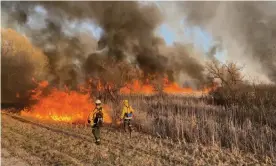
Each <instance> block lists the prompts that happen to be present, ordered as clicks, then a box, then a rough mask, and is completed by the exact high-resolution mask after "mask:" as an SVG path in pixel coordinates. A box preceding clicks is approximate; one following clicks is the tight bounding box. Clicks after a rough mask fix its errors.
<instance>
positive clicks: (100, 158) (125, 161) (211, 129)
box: [2, 86, 276, 165]
mask: <svg viewBox="0 0 276 166" xmlns="http://www.w3.org/2000/svg"><path fill="white" fill-rule="evenodd" d="M247 88H248V87H247ZM248 89H249V90H250V91H251V92H252V87H249V88H248ZM248 89H246V88H244V89H243V91H241V90H240V91H239V93H236V94H235V95H232V96H231V100H230V99H229V101H231V102H228V103H227V106H226V107H223V106H215V105H208V104H207V102H206V100H205V99H199V98H197V97H183V96H167V95H160V96H139V95H138V96H137V95H136V96H121V97H122V98H127V99H129V100H130V103H131V105H132V106H133V107H134V108H135V109H136V113H135V121H134V124H135V127H136V132H135V134H134V137H133V138H132V139H129V138H127V137H128V134H126V133H123V132H122V131H121V130H120V129H118V128H116V127H112V126H106V127H105V128H104V129H103V132H102V135H103V144H102V145H100V146H96V145H95V144H94V139H93V137H92V134H91V129H90V128H89V127H87V126H84V125H73V124H71V125H70V124H60V123H53V122H39V121H37V120H35V119H26V118H22V117H19V116H16V115H14V114H12V117H11V114H8V115H6V114H2V148H4V149H5V150H7V151H8V153H9V154H11V155H10V156H12V157H15V158H17V159H21V160H22V162H25V163H28V164H30V165H45V164H46V165H206V164H207V165H243V164H249V165H251V164H252V165H257V164H260V165H273V164H275V163H276V155H275V154H276V121H275V117H276V106H275V103H276V102H275V101H276V93H274V92H275V91H274V90H275V87H264V86H262V87H261V86H260V87H254V91H253V92H254V93H253V95H252V93H249V91H248ZM122 98H121V99H122ZM107 102H108V101H107ZM229 103H230V104H229ZM108 104H109V105H110V106H111V107H112V108H113V118H114V120H115V119H116V118H117V117H118V115H119V111H120V109H121V108H120V105H118V103H117V104H112V103H108ZM114 122H115V121H114ZM137 131H139V132H137ZM2 155H3V153H2ZM5 161H7V160H5ZM3 164H4V165H5V163H3Z"/></svg>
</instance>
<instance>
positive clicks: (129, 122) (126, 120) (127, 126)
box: [124, 119, 132, 132]
mask: <svg viewBox="0 0 276 166" xmlns="http://www.w3.org/2000/svg"><path fill="white" fill-rule="evenodd" d="M127 128H128V130H129V132H131V131H132V125H131V119H124V130H125V132H126V131H127Z"/></svg>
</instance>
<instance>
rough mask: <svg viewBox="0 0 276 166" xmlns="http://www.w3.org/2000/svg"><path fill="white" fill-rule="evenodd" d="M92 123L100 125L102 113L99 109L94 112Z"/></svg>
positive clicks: (101, 123)
mask: <svg viewBox="0 0 276 166" xmlns="http://www.w3.org/2000/svg"><path fill="white" fill-rule="evenodd" d="M94 123H95V124H96V125H97V126H102V125H103V113H102V112H101V111H98V112H97V113H96V116H95V119H94Z"/></svg>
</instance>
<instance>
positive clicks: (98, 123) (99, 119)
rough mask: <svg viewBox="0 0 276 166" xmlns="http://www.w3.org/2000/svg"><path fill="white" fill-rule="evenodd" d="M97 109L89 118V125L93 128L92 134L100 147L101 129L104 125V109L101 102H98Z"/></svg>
mask: <svg viewBox="0 0 276 166" xmlns="http://www.w3.org/2000/svg"><path fill="white" fill-rule="evenodd" d="M95 104H96V108H95V109H94V110H93V112H91V113H90V115H89V117H88V123H89V124H90V125H91V127H92V133H93V135H94V137H95V140H96V142H95V143H96V144H97V145H100V128H101V127H102V125H103V108H102V106H101V100H96V102H95Z"/></svg>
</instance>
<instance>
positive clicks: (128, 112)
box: [121, 100, 134, 133]
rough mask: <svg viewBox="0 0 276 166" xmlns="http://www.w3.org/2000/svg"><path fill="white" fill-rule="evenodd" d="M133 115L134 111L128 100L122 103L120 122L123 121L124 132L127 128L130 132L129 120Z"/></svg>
mask: <svg viewBox="0 0 276 166" xmlns="http://www.w3.org/2000/svg"><path fill="white" fill-rule="evenodd" d="M133 113H134V110H133V109H132V107H131V106H130V105H129V103H128V100H124V101H123V110H122V114H121V120H123V123H124V131H125V132H126V131H127V127H128V129H129V132H130V133H131V132H132V125H131V120H132V118H133Z"/></svg>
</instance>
